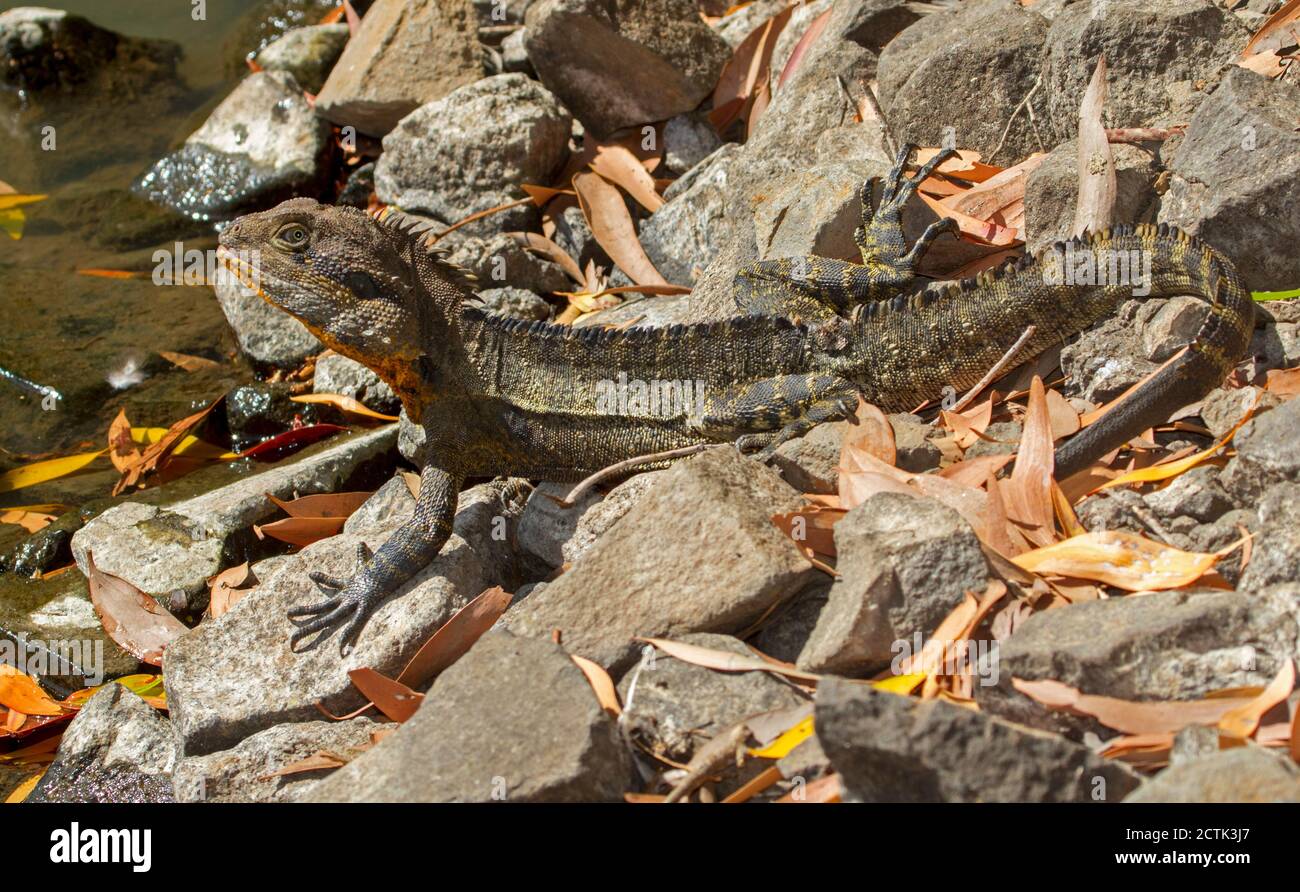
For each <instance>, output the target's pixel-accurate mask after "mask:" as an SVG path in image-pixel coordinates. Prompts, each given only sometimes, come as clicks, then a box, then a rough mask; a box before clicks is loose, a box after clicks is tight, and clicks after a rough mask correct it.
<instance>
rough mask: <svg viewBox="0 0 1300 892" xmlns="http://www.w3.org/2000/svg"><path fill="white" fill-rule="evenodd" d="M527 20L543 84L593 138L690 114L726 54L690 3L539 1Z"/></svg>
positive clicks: (680, 0) (531, 53)
mask: <svg viewBox="0 0 1300 892" xmlns="http://www.w3.org/2000/svg"><path fill="white" fill-rule="evenodd" d="M526 21H527V31H526V34H525V38H524V41H525V46H526V48H527V50H528V58H529V59H530V60H531V61H532V63H533V67H534V68H535V69H536V70H537V74H538V76H539V77H540V78H541V80H542V83H544V84H546V86H547V87H548V88H550V90H551V91H552V92H554V93H555V94H556V95H557V96H559V97H560V98H561V99H562V100H563V101H564V104H565V105H567V106H568V107H569V108H570V109H571V110H572V111H573V113H574V114H575V115H576V116H577V118H578V119H579V120H580V121H582V123H583V125H584V126H585V127H587V128H588V129H589V130H591V131H592V132H593V133H595V134H597V135H598V136H603V135H607V134H609V133H611V132H613V131H615V130H618V129H619V128H621V127H628V126H630V125H633V124H644V123H646V122H648V121H662V120H665V119H667V118H671V117H673V116H674V115H679V114H681V113H683V112H688V111H691V110H692V109H694V108H695V107H696V106H697V105H699V104H700V102H701V101H702V100H703V99H704V98H705V97H706V96H708V95H709V93H710V92H711V91H712V90H713V87H714V85H715V84H716V83H717V81H718V75H720V74H721V73H722V67H723V66H724V65H725V64H726V62H727V59H728V58H729V57H730V52H729V51H728V47H727V45H726V43H724V42H723V41H722V39H721V38H720V37H718V36H717V35H716V34H714V33H713V30H712V29H711V28H709V27H708V26H707V25H705V24H704V23H703V22H702V21H700V18H699V12H698V10H697V8H696V5H695V4H694V3H692V2H690V0H657V2H655V3H643V2H639V0H612V2H606V0H542V2H540V3H535V4H533V5H532V6H530V7H529V9H528V15H527V19H526Z"/></svg>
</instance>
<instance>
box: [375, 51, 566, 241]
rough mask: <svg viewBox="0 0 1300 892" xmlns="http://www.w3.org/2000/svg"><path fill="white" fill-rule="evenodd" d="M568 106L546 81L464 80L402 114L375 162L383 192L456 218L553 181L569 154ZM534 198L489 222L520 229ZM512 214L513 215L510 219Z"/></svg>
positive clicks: (414, 207)
mask: <svg viewBox="0 0 1300 892" xmlns="http://www.w3.org/2000/svg"><path fill="white" fill-rule="evenodd" d="M572 120H573V119H572V118H571V117H570V115H569V113H568V112H567V111H566V110H565V109H564V107H563V106H561V105H560V103H559V102H558V101H556V98H555V97H554V96H553V95H551V93H550V92H548V91H547V90H546V88H545V87H543V86H542V85H541V84H539V83H537V82H536V81H534V80H530V79H529V78H528V77H526V76H524V75H522V74H499V75H496V76H495V77H488V78H483V79H482V80H478V81H475V82H474V83H472V84H467V85H465V86H463V87H460V88H458V89H456V90H454V91H452V92H451V93H449V94H447V95H446V96H444V97H443V98H441V99H438V100H435V101H433V102H430V103H428V104H426V105H422V106H421V107H420V108H418V109H416V110H415V111H413V112H412V113H411V114H409V115H407V116H406V117H404V118H402V120H401V121H400V123H398V124H397V126H396V127H395V128H394V129H393V130H392V132H391V133H389V134H388V135H387V136H386V137H384V154H383V155H381V156H380V158H379V163H378V164H377V165H376V167H375V191H376V192H378V193H379V197H380V199H381V200H383V201H385V202H388V203H391V204H398V205H400V206H401V207H402V208H404V209H407V210H411V211H416V212H419V213H424V214H429V215H432V216H434V217H436V218H438V219H440V220H446V221H447V222H456V221H458V220H461V219H463V218H464V217H467V216H469V215H470V214H473V213H476V212H478V211H483V210H487V209H488V208H491V207H496V206H498V205H502V204H506V203H508V202H511V201H515V200H517V199H519V198H521V197H523V194H522V192H520V190H519V186H520V184H522V183H548V182H550V179H551V176H552V175H553V174H554V173H555V171H556V170H557V168H559V166H560V165H562V164H563V163H564V161H565V160H566V159H567V158H568V154H569V130H570V127H571V125H572ZM534 210H535V209H533V208H532V207H531V206H528V207H524V208H520V209H518V210H517V211H515V212H509V211H508V212H504V213H503V214H496V215H494V216H492V217H491V218H489V220H486V221H484V223H485V225H490V226H491V227H494V228H493V229H492V231H499V230H500V229H516V228H520V226H519V225H517V224H518V223H519V222H520V221H526V219H527V218H528V217H529V214H530V213H531V212H532V211H534ZM512 221H513V222H512Z"/></svg>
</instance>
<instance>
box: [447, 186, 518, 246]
mask: <svg viewBox="0 0 1300 892" xmlns="http://www.w3.org/2000/svg"><path fill="white" fill-rule="evenodd" d="M532 200H533V199H532V198H531V197H530V198H521V199H519V200H518V201H512V202H509V203H507V204H499V205H497V206H496V207H494V208H488V209H487V210H485V211H478V212H477V213H474V214H470V215H469V216H468V217H466V218H465V219H464V220H461V221H460V222H458V223H453V224H452V225H451V226H448V227H447V228H446V229H444V230H442V232H435V233H433V234H432V235H430V236H429V238H428V240H427V241H428V244H430V245H433V244H435V243H436V242H437V241H438V239H440V238H442V237H443V236H445V235H449V234H451V233H453V232H455V231H456V230H457V229H460V228H461V227H462V226H465V225H467V224H469V223H473V222H474V221H475V220H482V219H483V218H484V217H490V216H491V215H493V214H497V213H500V212H501V211H508V210H510V209H511V208H517V207H519V206H520V205H521V204H528V203H529V202H531V201H532Z"/></svg>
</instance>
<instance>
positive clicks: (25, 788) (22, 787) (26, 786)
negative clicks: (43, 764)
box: [5, 768, 50, 804]
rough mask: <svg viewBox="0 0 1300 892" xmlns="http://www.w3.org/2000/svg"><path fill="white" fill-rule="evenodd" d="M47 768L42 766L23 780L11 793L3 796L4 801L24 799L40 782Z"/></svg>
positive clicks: (15, 801) (8, 802) (7, 802)
mask: <svg viewBox="0 0 1300 892" xmlns="http://www.w3.org/2000/svg"><path fill="white" fill-rule="evenodd" d="M49 770H50V769H49V768H42V769H41V770H40V771H38V772H36V773H35V774H33V775H32V776H31V777H29V778H27V780H25V781H23V782H22V783H21V784H19V785H18V786H17V787H15V788H14V791H13V792H12V793H10V794H9V795H8V796H6V797H5V803H6V804H12V803H17V802H22V801H24V800H25V799H26V798H27V797H28V796H30V795H31V792H32V790H35V789H36V785H37V784H38V783H40V782H41V778H43V777H45V772H47V771H49Z"/></svg>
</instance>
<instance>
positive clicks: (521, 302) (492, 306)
mask: <svg viewBox="0 0 1300 892" xmlns="http://www.w3.org/2000/svg"><path fill="white" fill-rule="evenodd" d="M478 299H479V302H480V303H482V305H483V308H484V309H485V310H487V311H488V312H489V313H494V314H496V315H498V316H513V317H514V318H516V319H529V320H532V321H534V322H543V321H545V320H547V319H550V318H551V305H550V304H548V303H547V302H546V301H545V300H543V299H542V298H540V297H538V296H537V295H536V294H534V293H533V292H531V291H529V290H528V289H526V288H509V287H507V288H485V289H483V290H482V291H480V292H479V293H478Z"/></svg>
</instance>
